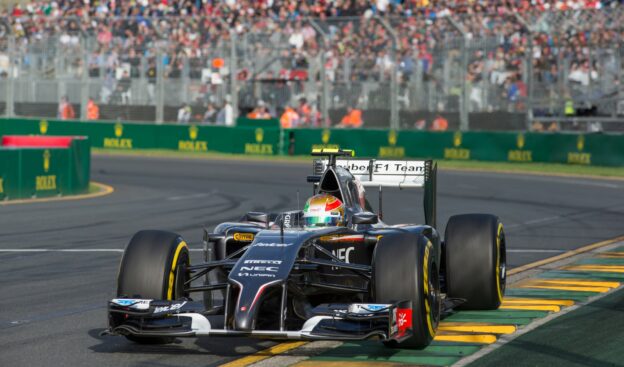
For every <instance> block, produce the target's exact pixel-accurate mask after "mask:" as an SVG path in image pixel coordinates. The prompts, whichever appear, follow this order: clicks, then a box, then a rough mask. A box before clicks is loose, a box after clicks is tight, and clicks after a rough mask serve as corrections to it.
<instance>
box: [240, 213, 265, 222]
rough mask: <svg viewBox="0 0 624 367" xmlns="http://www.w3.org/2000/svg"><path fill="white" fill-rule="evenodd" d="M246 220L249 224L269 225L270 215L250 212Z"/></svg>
mask: <svg viewBox="0 0 624 367" xmlns="http://www.w3.org/2000/svg"><path fill="white" fill-rule="evenodd" d="M245 217H246V218H245V219H247V221H249V222H256V223H262V224H265V225H267V224H268V223H269V215H268V214H267V213H260V212H249V213H247V214H246V215H245Z"/></svg>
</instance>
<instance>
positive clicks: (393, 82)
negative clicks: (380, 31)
mask: <svg viewBox="0 0 624 367" xmlns="http://www.w3.org/2000/svg"><path fill="white" fill-rule="evenodd" d="M375 19H377V21H378V22H379V24H381V26H382V27H384V28H385V29H386V30H387V31H388V33H389V34H390V37H391V38H392V60H393V65H392V75H391V76H390V128H391V129H393V130H399V128H400V124H399V98H398V97H399V96H398V93H399V81H398V75H397V72H398V65H399V57H398V49H399V36H398V35H397V33H396V32H395V30H394V28H392V27H391V26H390V24H388V22H387V21H386V20H385V19H383V18H381V17H379V16H378V15H376V16H375Z"/></svg>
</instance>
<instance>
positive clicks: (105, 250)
mask: <svg viewBox="0 0 624 367" xmlns="http://www.w3.org/2000/svg"><path fill="white" fill-rule="evenodd" d="M189 251H204V250H203V249H200V248H192V249H189ZM0 252H24V253H36V252H76V253H89V252H115V253H122V252H124V249H118V248H84V249H74V248H62V249H45V248H3V249H0Z"/></svg>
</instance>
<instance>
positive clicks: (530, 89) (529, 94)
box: [513, 13, 535, 130]
mask: <svg viewBox="0 0 624 367" xmlns="http://www.w3.org/2000/svg"><path fill="white" fill-rule="evenodd" d="M513 15H514V17H516V20H517V21H518V23H520V24H521V25H522V26H523V27H524V29H525V30H526V32H527V33H528V35H527V37H528V39H527V51H526V55H525V56H526V59H527V74H528V75H527V103H526V109H527V113H526V129H527V130H531V121H533V89H534V85H533V84H534V80H535V79H534V78H533V30H532V29H531V27H530V26H529V24H528V23H527V21H526V20H524V18H522V17H521V16H520V14H518V13H513Z"/></svg>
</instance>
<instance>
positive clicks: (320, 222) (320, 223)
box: [303, 215, 340, 227]
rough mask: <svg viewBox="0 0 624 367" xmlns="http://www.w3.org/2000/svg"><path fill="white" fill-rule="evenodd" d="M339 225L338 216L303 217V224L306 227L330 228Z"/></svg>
mask: <svg viewBox="0 0 624 367" xmlns="http://www.w3.org/2000/svg"><path fill="white" fill-rule="evenodd" d="M339 223H340V216H329V215H324V216H309V217H305V216H304V217H303V224H304V225H305V226H306V227H332V226H337V225H338V224H339Z"/></svg>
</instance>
